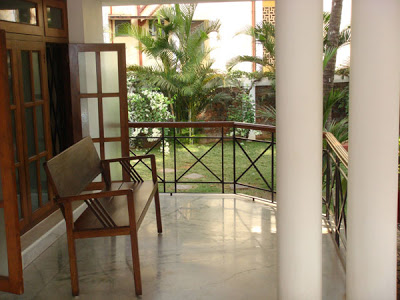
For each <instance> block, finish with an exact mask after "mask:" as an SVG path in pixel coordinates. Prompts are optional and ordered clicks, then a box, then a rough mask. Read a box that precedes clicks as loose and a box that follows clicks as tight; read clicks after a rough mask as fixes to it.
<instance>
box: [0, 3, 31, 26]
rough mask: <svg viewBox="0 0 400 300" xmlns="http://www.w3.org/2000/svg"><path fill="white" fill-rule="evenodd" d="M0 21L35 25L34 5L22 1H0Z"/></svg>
mask: <svg viewBox="0 0 400 300" xmlns="http://www.w3.org/2000/svg"><path fill="white" fill-rule="evenodd" d="M0 20H1V21H8V22H13V23H22V24H29V25H37V24H38V20H37V7H36V3H33V2H29V1H24V0H2V1H0Z"/></svg>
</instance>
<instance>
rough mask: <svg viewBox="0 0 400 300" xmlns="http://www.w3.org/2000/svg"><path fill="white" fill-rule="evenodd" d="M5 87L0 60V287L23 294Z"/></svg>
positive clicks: (0, 41) (2, 41) (0, 38)
mask: <svg viewBox="0 0 400 300" xmlns="http://www.w3.org/2000/svg"><path fill="white" fill-rule="evenodd" d="M0 60H1V61H3V62H6V61H7V48H6V35H5V32H4V31H3V30H0ZM8 89H9V88H8V70H7V64H6V63H3V64H0V128H2V130H0V140H1V143H0V167H1V176H2V177H1V181H2V185H3V189H2V190H3V196H4V202H2V203H1V204H0V206H2V207H3V208H4V220H5V226H6V242H7V256H8V277H0V290H1V291H5V292H11V293H15V294H22V293H23V292H24V284H23V272H22V257H21V243H20V232H19V220H18V204H17V184H16V179H15V167H14V152H13V137H12V125H11V113H10V104H9V99H10V98H9V90H8Z"/></svg>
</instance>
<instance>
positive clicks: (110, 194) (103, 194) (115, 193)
mask: <svg viewBox="0 0 400 300" xmlns="http://www.w3.org/2000/svg"><path fill="white" fill-rule="evenodd" d="M129 194H132V197H133V190H130V189H128V190H116V191H104V192H97V193H88V194H82V195H76V196H70V197H62V198H59V199H58V200H57V201H59V202H64V203H65V202H72V201H82V200H88V199H92V198H96V199H97V198H105V197H113V196H123V195H129Z"/></svg>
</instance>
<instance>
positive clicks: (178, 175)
mask: <svg viewBox="0 0 400 300" xmlns="http://www.w3.org/2000/svg"><path fill="white" fill-rule="evenodd" d="M129 127H130V128H132V129H135V128H147V129H154V128H157V129H159V130H160V131H161V135H160V136H152V135H150V136H148V135H138V136H135V137H133V136H131V137H130V140H131V145H132V144H137V142H138V141H146V140H147V141H148V140H151V141H152V143H151V145H150V146H149V147H148V149H146V151H145V152H144V153H145V154H149V153H153V154H156V156H159V157H160V156H161V161H162V166H158V170H159V174H158V179H159V182H160V185H161V186H162V187H163V191H164V192H165V193H171V194H172V193H178V192H180V191H179V188H178V185H179V184H196V185H201V184H208V185H220V191H221V193H225V192H227V187H232V188H231V189H232V190H233V193H234V194H240V193H238V190H239V188H241V189H249V190H256V191H259V192H261V193H263V194H262V195H263V197H257V196H255V195H254V192H253V195H247V194H242V195H246V196H250V197H253V198H270V199H268V200H270V201H272V202H274V198H275V192H276V190H275V187H274V185H275V157H274V156H275V127H273V126H268V125H261V124H247V123H237V122H229V121H226V122H154V123H153V122H142V123H129ZM188 128H192V129H194V128H200V129H202V130H204V129H207V130H210V129H212V135H211V134H209V135H207V136H203V135H202V136H197V135H190V134H189V135H185V134H183V133H182V130H183V129H188ZM242 130H257V131H259V132H262V133H264V135H265V136H266V137H264V138H263V139H250V138H247V137H245V136H241V135H240V134H238V133H239V131H242ZM227 133H230V134H231V135H228V134H227ZM199 140H206V141H212V142H211V143H208V144H209V145H210V146H209V148H208V150H207V151H206V152H205V153H203V154H202V155H198V154H196V153H194V151H192V150H190V147H189V146H188V145H189V144H190V143H189V142H194V141H199ZM167 142H168V143H172V148H173V157H172V158H170V157H169V156H168V157H167V155H166V151H165V149H166V146H165V145H166V143H167ZM228 143H233V145H232V152H233V153H232V159H231V161H228V160H227V159H226V156H227V154H226V146H227V144H228ZM245 143H246V144H247V143H259V144H263V145H264V146H265V147H263V149H262V151H261V153H259V154H258V155H257V156H256V157H252V156H251V155H250V154H249V151H248V150H246V147H245ZM178 147H179V148H180V149H181V150H184V151H186V153H189V154H190V156H191V157H192V158H193V159H194V162H193V163H192V164H191V165H190V166H186V167H185V170H184V171H183V172H182V171H178V167H179V164H180V163H181V161H180V157H177V155H178V150H177V149H178ZM216 147H220V152H221V153H220V155H221V158H220V161H219V164H220V172H219V173H218V174H217V172H216V171H215V170H213V168H215V167H216V166H210V165H209V164H208V163H207V162H206V161H205V158H206V157H207V155H210V153H211V151H213V149H216ZM158 149H159V150H160V151H155V150H158ZM131 153H132V154H133V155H138V153H137V152H136V151H135V150H134V148H133V147H131ZM144 153H140V154H144ZM267 153H268V155H266V154H267ZM239 158H240V159H239ZM168 159H172V160H173V175H174V177H173V180H168V179H167V178H166V164H167V160H168ZM263 160H264V161H263ZM266 160H267V161H266ZM262 161H263V163H264V166H265V163H267V164H269V169H270V170H269V172H268V174H267V171H266V170H265V169H261V166H260V164H261V163H260V162H262ZM239 162H240V164H241V165H240V166H239V165H238V164H239ZM139 163H141V164H143V166H144V167H145V168H148V169H150V167H149V166H147V165H146V164H145V163H144V162H137V163H136V165H134V167H136V166H137V164H139ZM169 164H171V162H169ZM228 164H231V165H229V166H228ZM197 165H201V166H203V167H204V168H205V170H207V172H208V174H209V175H211V177H212V179H213V180H208V181H199V180H188V179H187V177H186V178H185V175H187V174H188V173H189V172H190V171H192V170H193V169H194V167H196V166H197ZM243 165H245V167H243ZM227 169H229V170H230V171H232V173H233V174H227ZM250 170H251V171H253V172H255V174H256V175H257V177H258V179H259V184H257V183H249V182H245V180H244V178H245V176H246V174H248V173H249V172H250ZM227 175H229V176H227ZM260 183H261V184H260ZM171 185H172V188H171Z"/></svg>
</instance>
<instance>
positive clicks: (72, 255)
mask: <svg viewBox="0 0 400 300" xmlns="http://www.w3.org/2000/svg"><path fill="white" fill-rule="evenodd" d="M68 254H69V267H70V273H71V287H72V295H73V296H78V295H79V283H78V267H77V264H76V250H75V241H74V239H72V240H71V241H69V239H68Z"/></svg>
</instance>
